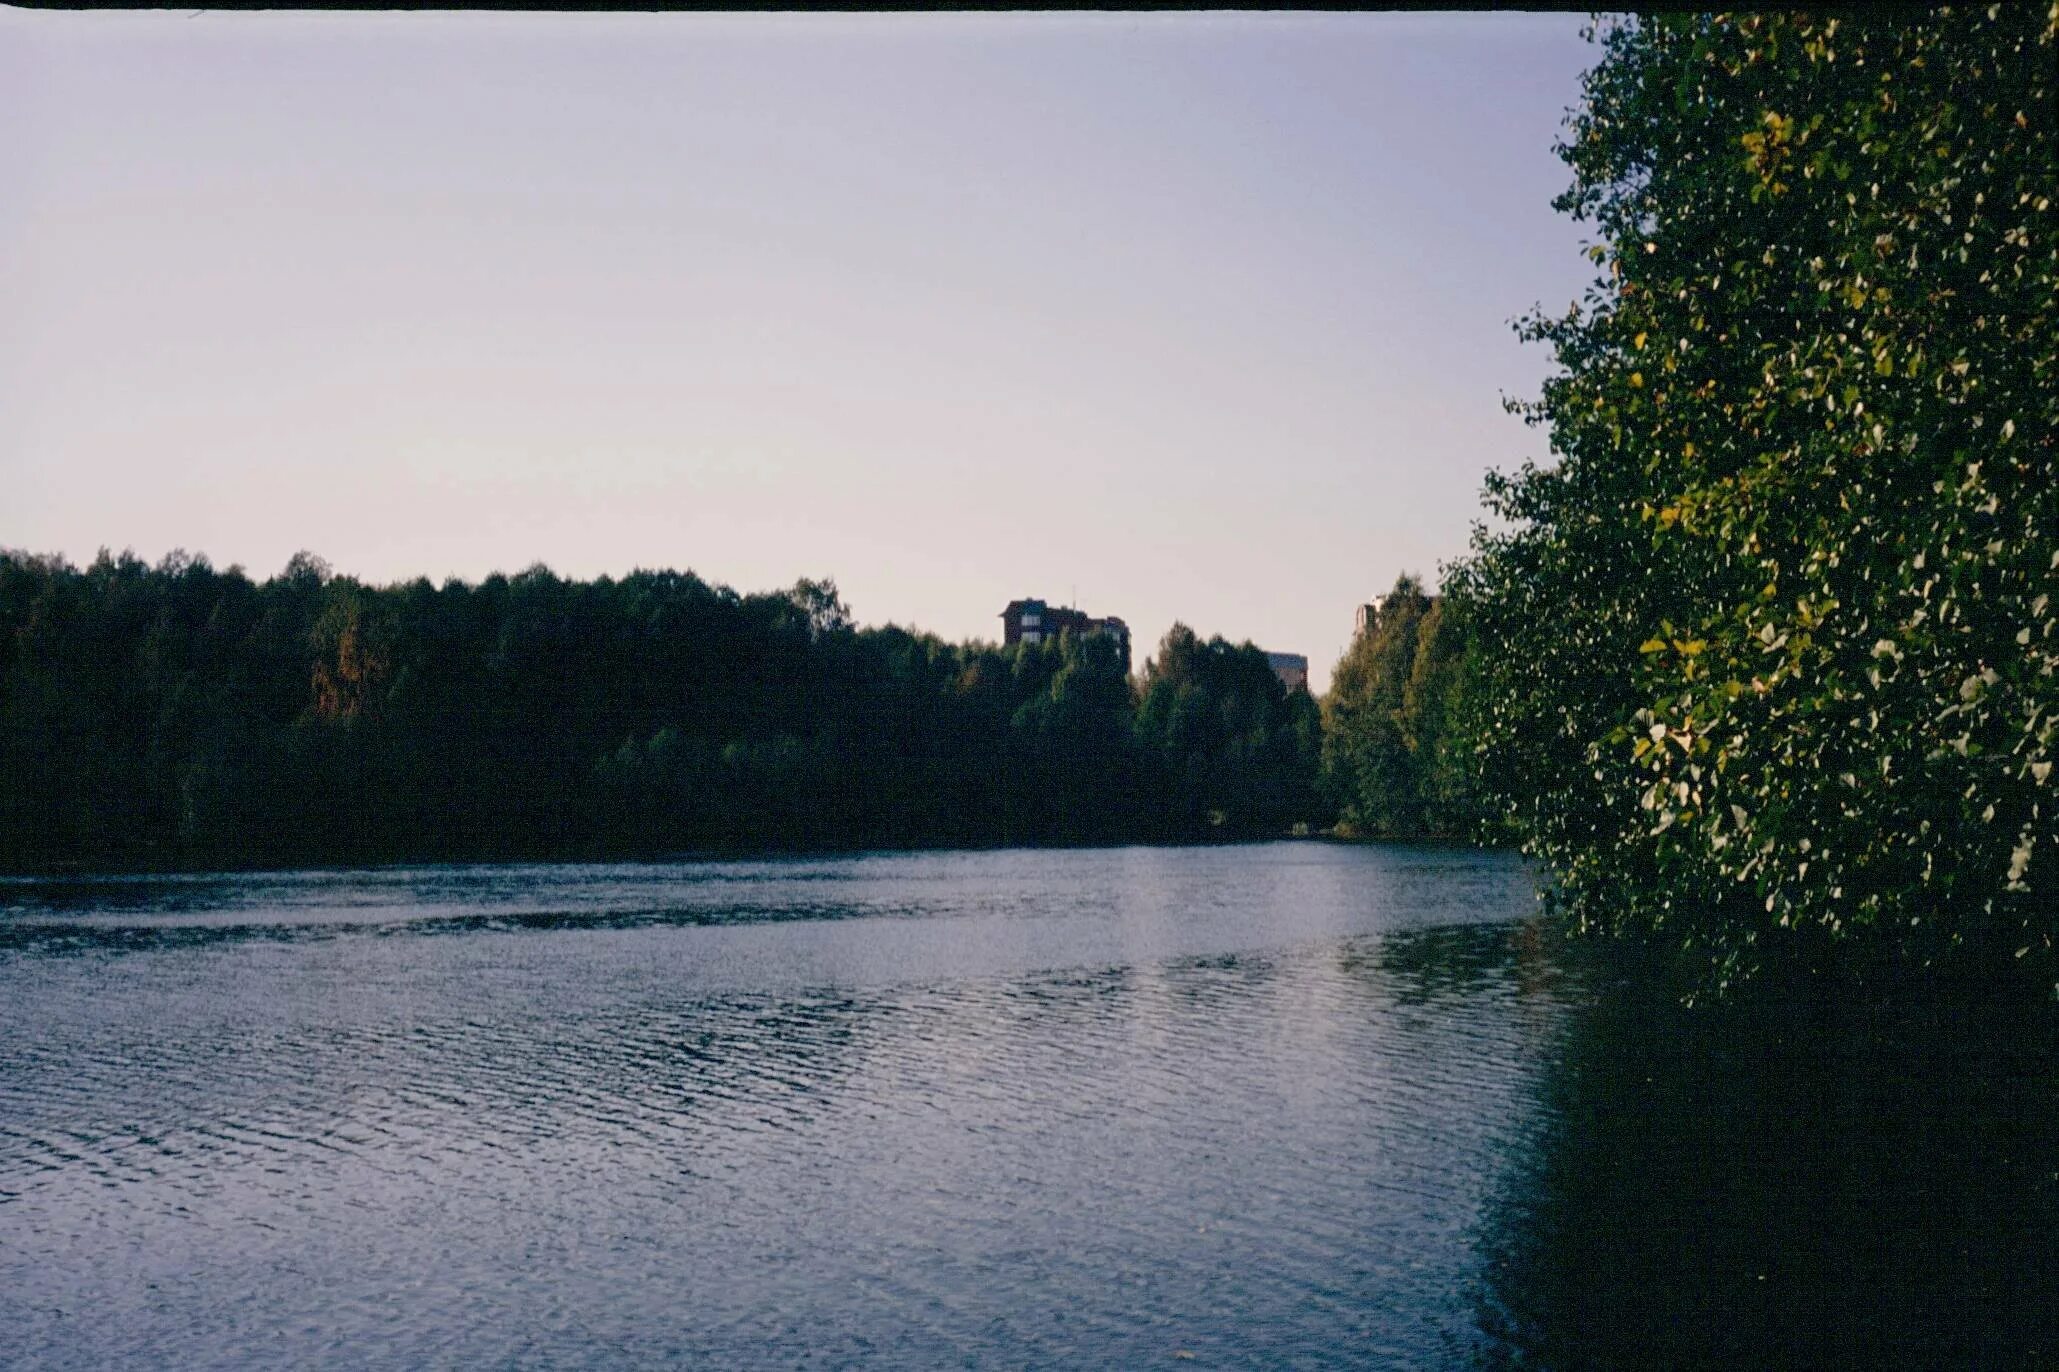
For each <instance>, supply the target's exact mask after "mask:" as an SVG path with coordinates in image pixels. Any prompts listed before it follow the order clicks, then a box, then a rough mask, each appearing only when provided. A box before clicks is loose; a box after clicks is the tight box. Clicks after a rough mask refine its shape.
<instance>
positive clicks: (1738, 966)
mask: <svg viewBox="0 0 2059 1372" xmlns="http://www.w3.org/2000/svg"><path fill="white" fill-rule="evenodd" d="M2055 28H2059V6H2050V5H2044V4H2017V5H1995V6H1980V7H1965V8H1959V7H1955V8H1952V9H1949V10H1936V11H1926V12H1924V13H1923V14H1921V15H1908V14H1903V13H1900V12H1895V13H1892V14H1891V15H1889V14H1883V15H1880V16H1871V15H1867V14H1864V13H1861V12H1856V11H1855V12H1851V13H1849V14H1847V15H1846V16H1845V17H1843V18H1837V19H1828V18H1821V19H1819V18H1808V17H1795V16H1770V15H1766V16H1760V15H1747V16H1722V17H1707V16H1667V17H1662V18H1656V19H1649V20H1639V21H1625V22H1621V23H1611V24H1609V25H1608V26H1606V28H1605V31H1604V32H1603V34H1602V35H1601V38H1600V41H1601V59H1600V61H1599V63H1598V65H1597V66H1596V67H1595V68H1594V70H1593V71H1592V72H1591V73H1590V74H1589V76H1588V77H1587V80H1586V89H1585V103H1584V106H1583V107H1582V108H1581V109H1579V110H1578V111H1577V112H1576V115H1575V117H1574V119H1573V120H1572V121H1571V123H1570V124H1569V126H1568V132H1567V134H1566V136H1565V141H1564V144H1563V147H1562V149H1561V151H1562V155H1563V156H1564V158H1565V160H1566V161H1567V162H1568V163H1569V164H1570V166H1571V167H1572V169H1573V173H1574V181H1573V185H1572V187H1571V189H1570V190H1568V191H1567V192H1566V194H1565V195H1564V197H1563V198H1562V199H1561V201H1560V202H1559V204H1560V208H1561V209H1562V210H1564V211H1567V212H1570V213H1572V214H1574V215H1576V216H1578V217H1579V218H1581V219H1582V220H1584V221H1586V222H1588V223H1590V224H1592V225H1593V226H1594V229H1595V234H1596V237H1595V242H1594V244H1593V249H1592V256H1593V258H1594V261H1595V262H1596V263H1597V265H1598V267H1599V269H1600V271H1599V275H1598V277H1597V279H1596V281H1595V283H1594V286H1593V288H1592V289H1591V290H1590V291H1589V293H1588V295H1587V297H1586V299H1585V300H1584V301H1583V302H1581V303H1580V304H1579V305H1578V306H1577V307H1576V308H1574V309H1573V310H1572V311H1571V312H1570V313H1568V314H1566V315H1563V316H1540V317H1538V318H1535V319H1533V320H1532V321H1530V323H1529V325H1528V331H1529V333H1530V334H1531V336H1533V337H1534V338H1536V339H1539V340H1541V341H1543V342H1544V343H1546V344H1548V345H1549V346H1550V347H1551V348H1552V349H1553V350H1554V353H1555V356H1556V359H1557V371H1556V375H1555V376H1554V377H1553V378H1552V379H1551V380H1550V381H1549V382H1548V383H1547V384H1546V386H1545V388H1544V391H1543V394H1542V397H1541V399H1539V400H1538V401H1537V402H1536V403H1535V404H1534V405H1533V406H1530V407H1528V413H1529V417H1530V418H1531V419H1532V421H1533V422H1535V423H1537V424H1539V425H1542V426H1544V427H1546V428H1547V429H1548V430H1549V433H1550V436H1551V443H1552V448H1553V450H1554V453H1555V455H1556V458H1557V460H1556V462H1555V463H1554V464H1552V465H1550V466H1533V467H1526V468H1524V469H1523V470H1521V471H1520V472H1517V473H1514V474H1513V475H1509V476H1506V477H1502V478H1498V479H1496V480H1494V481H1493V482H1492V483H1491V485H1490V488H1489V505H1490V509H1491V512H1492V514H1493V515H1494V516H1496V518H1497V520H1498V523H1497V525H1496V526H1495V527H1494V528H1493V529H1491V530H1486V531H1483V532H1481V533H1480V534H1479V535H1478V537H1477V539H1476V541H1475V544H1474V549H1473V552H1472V555H1471V556H1470V557H1469V558H1468V559H1466V560H1465V561H1463V562H1461V563H1460V564H1459V565H1458V566H1456V567H1453V568H1450V569H1447V573H1446V576H1445V579H1444V590H1445V591H1446V593H1447V597H1448V598H1449V599H1450V600H1452V601H1456V602H1459V603H1462V604H1463V606H1464V617H1465V619H1466V622H1467V624H1468V625H1469V628H1470V634H1471V641H1472V643H1473V644H1474V645H1475V648H1476V652H1475V655H1474V657H1473V658H1472V659H1471V665H1472V672H1471V677H1470V680H1469V684H1468V690H1469V691H1470V692H1471V695H1472V699H1473V700H1474V702H1475V708H1474V710H1473V712H1472V715H1471V717H1470V718H1471V723H1470V726H1469V730H1470V733H1469V737H1470V742H1471V745H1472V748H1473V750H1474V757H1475V761H1476V762H1477V764H1478V767H1477V771H1476V774H1475V775H1476V777H1477V781H1478V785H1479V787H1480V788H1481V798H1482V801H1483V803H1484V804H1485V806H1486V808H1487V809H1488V810H1489V811H1491V812H1494V813H1498V814H1503V815H1506V816H1508V817H1509V818H1510V819H1511V820H1512V822H1513V823H1514V824H1515V826H1516V828H1517V831H1518V832H1519V834H1520V835H1521V838H1522V841H1523V844H1524V846H1525V847H1526V848H1527V850H1528V851H1530V852H1531V853H1533V854H1535V855H1537V856H1538V857H1540V858H1541V859H1543V860H1544V862H1545V863H1546V864H1547V865H1548V866H1549V868H1550V869H1551V871H1552V872H1553V873H1554V874H1555V875H1556V878H1557V883H1558V888H1559V891H1560V893H1561V894H1562V895H1563V897H1564V898H1565V900H1566V902H1567V904H1568V906H1569V908H1570V909H1571V911H1572V913H1573V915H1574V917H1575V919H1576V920H1577V921H1578V922H1579V923H1580V924H1582V925H1583V926H1585V927H1589V928H1599V929H1613V930H1635V931H1644V932H1651V933H1656V934H1658V935H1659V936H1661V937H1663V938H1666V939H1669V940H1672V941H1675V942H1676V943H1685V944H1687V945H1689V946H1691V947H1696V948H1701V949H1706V950H1707V951H1708V952H1709V953H1710V955H1711V956H1712V957H1713V958H1714V960H1715V980H1716V982H1717V983H1719V984H1723V983H1728V982H1730V981H1733V980H1735V979H1737V978H1738V977H1741V976H1747V975H1749V974H1750V973H1751V972H1752V971H1753V970H1754V969H1755V968H1756V967H1758V966H1759V964H1760V963H1761V962H1763V961H1765V960H1767V959H1769V958H1773V957H1783V956H1785V955H1786V954H1789V953H1799V954H1801V955H1802V956H1804V957H1805V958H1809V959H1813V958H1817V957H1819V956H1822V955H1826V954H1831V955H1835V953H1836V950H1838V949H1840V948H1844V947H1848V946H1860V947H1864V948H1865V949H1866V950H1868V951H1869V952H1877V951H1879V950H1883V949H1886V950H1893V951H1895V952H1897V953H1898V954H1902V955H1906V956H1909V957H1912V958H1914V959H1916V960H1917V961H1918V962H1935V961H1938V960H1940V959H1944V960H1948V961H1958V962H1962V963H1964V962H1966V961H1968V960H1973V961H1978V962H1982V963H1984V964H1985V963H1990V962H1997V961H1998V962H2001V963H2003V964H2010V963H2014V964H2015V965H2018V966H2025V967H2030V968H2039V967H2042V969H2043V972H2042V975H2043V976H2045V977H2046V979H2048V980H2049V979H2052V978H2053V976H2054V975H2055V974H2054V962H2053V959H2052V949H2053V939H2054V935H2055V933H2059V927H2055V926H2059V920H2055V918H2054V911H2055V907H2059V902H2055V895H2059V890H2055V881H2054V863H2055V857H2059V855H2055V853H2054V841H2055V829H2059V826H2055V823H2054V814H2053V797H2054V794H2055V782H2054V780H2053V777H2052V771H2053V760H2054V759H2053V753H2054V742H2055V734H2059V679H2055V668H2059V463H2055V446H2054V445H2055V442H2059V313H2055V311H2059V234H2055V232H2054V227H2055V226H2054V216H2055V213H2059V207H2055V205H2054V203H2053V202H2054V200H2055V198H2059V179H2055V173H2054V168H2059V43H2055V36H2054V35H2055Z"/></svg>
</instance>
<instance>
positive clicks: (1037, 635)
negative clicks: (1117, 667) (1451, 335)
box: [1001, 600, 1130, 666]
mask: <svg viewBox="0 0 2059 1372" xmlns="http://www.w3.org/2000/svg"><path fill="white" fill-rule="evenodd" d="M1067 629H1070V630H1072V631H1073V632H1074V633H1076V634H1096V633H1099V634H1113V635H1115V637H1116V639H1117V641H1118V642H1120V643H1121V644H1122V660H1123V664H1124V666H1128V665H1129V660H1130V626H1129V625H1127V624H1125V623H1123V622H1122V621H1121V620H1119V619H1117V618H1116V617H1115V616H1114V615H1109V616H1108V617H1106V618H1105V619H1096V618H1095V617H1094V616H1092V615H1089V614H1087V613H1085V612H1084V611H1081V610H1075V609H1072V608H1071V607H1069V606H1063V605H1048V604H1046V603H1045V602H1043V601H1041V600H1011V601H1009V602H1008V608H1007V609H1005V610H1003V611H1001V641H1002V642H1003V643H1006V644H1016V643H1037V642H1041V641H1042V640H1044V639H1047V638H1056V637H1058V635H1060V634H1061V633H1064V632H1065V631H1066V630H1067Z"/></svg>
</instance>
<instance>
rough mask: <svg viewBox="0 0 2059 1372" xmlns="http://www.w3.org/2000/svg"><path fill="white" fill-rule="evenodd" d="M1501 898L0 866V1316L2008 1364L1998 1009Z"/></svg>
mask: <svg viewBox="0 0 2059 1372" xmlns="http://www.w3.org/2000/svg"><path fill="white" fill-rule="evenodd" d="M1531 904H1532V898H1531V887H1530V881H1529V878H1528V876H1527V875H1526V873H1525V872H1524V870H1523V869H1522V868H1521V867H1520V866H1519V865H1518V864H1517V863H1515V862H1514V861H1512V860H1511V859H1509V858H1507V857H1506V856H1503V855H1480V854H1467V853H1458V852H1448V851H1435V850H1408V849H1387V850H1381V849H1368V848H1346V847H1330V846H1324V845H1315V844H1289V845H1261V846H1252V847H1237V848H1224V849H1184V850H1152V849H1125V850H1107V851H1085V852H1063V853H1019V852H1018V853H978V854H927V855H908V854H904V855H879V856H873V857H865V858H856V859H836V860H820V861H805V862H769V863H733V864H710V865H706V866H691V865H680V866H621V867H539V868H523V867H481V868H435V869H421V870H399V869H394V870H386V871H377V872H350V873H302V874H289V875H286V876H236V877H216V878H198V879H181V880H174V881H165V880H155V879H153V880H135V881H107V882H94V883H71V884H66V885H58V884H45V883H20V882H17V883H9V884H5V885H0V1043H4V1044H5V1045H7V1046H6V1048H5V1050H4V1052H0V1236H4V1238H0V1331H4V1333H0V1363H6V1364H8V1365H22V1366H101V1365H108V1364H123V1365H164V1366H173V1365H176V1366H246V1365H253V1364H260V1365H275V1364H294V1365H307V1364H322V1363H330V1362H343V1363H348V1364H351V1365H379V1366H410V1367H412V1366H422V1365H459V1364H462V1365H466V1366H513V1367H526V1366H536V1367H544V1366H550V1367H557V1366H626V1365H639V1366H640V1365H650V1364H652V1363H662V1362H672V1363H683V1364H687V1365H710V1366H761V1365H774V1366H787V1365H806V1366H817V1365H820V1366H843V1365H857V1364H865V1365H886V1366H938V1365H953V1366H956V1365H985V1364H990V1363H991V1364H1000V1365H1017V1364H1034V1365H1043V1366H1054V1365H1055V1366H1150V1365H1160V1364H1178V1365H1197V1366H1225V1367H1230V1366H1234V1367H1248V1366H1277V1367H1285V1366H1325V1367H1328V1366H1363V1367H1386V1366H1394V1367H1415V1366H1426V1365H1450V1364H1458V1365H1468V1364H1471V1365H1500V1364H1520V1365H1542V1366H1556V1365H1564V1366H1585V1365H1592V1364H1595V1363H1609V1362H1618V1363H1627V1364H1645V1365H1649V1364H1651V1363H1654V1362H1661V1363H1673V1362H1683V1361H1709V1362H1718V1361H1727V1362H1731V1363H1735V1362H1738V1361H1746V1362H1766V1361H1789V1362H1793V1361H1810V1360H1815V1361H1820V1360H1821V1359H1812V1358H1809V1357H1806V1356H1802V1355H1807V1354H1814V1353H1823V1352H1828V1353H1853V1352H1856V1353H1859V1354H1862V1355H1865V1354H1873V1353H1879V1352H1881V1351H1883V1350H1892V1349H1895V1348H1904V1349H1907V1348H1915V1349H1918V1350H1919V1355H1918V1356H1917V1358H1916V1359H1915V1360H1917V1361H1929V1362H1935V1361H1954V1360H1963V1359H1962V1356H1961V1355H1962V1354H1963V1355H1968V1356H1979V1357H1983V1358H1984V1359H1985V1360H1986V1361H1987V1362H1989V1363H1992V1362H1996V1361H2000V1362H2009V1361H2028V1362H2035V1361H2038V1360H2039V1358H2040V1356H2042V1358H2043V1359H2044V1360H2046V1361H2049V1360H2050V1358H2051V1356H2052V1354H2051V1347H2052V1346H2051V1345H2050V1344H2045V1343H2040V1342H2039V1339H2041V1338H2042V1337H2043V1332H2042V1330H2041V1328H2040V1321H2042V1320H2043V1319H2045V1318H2046V1311H2048V1310H2050V1309H2051V1308H2052V1307H2051V1303H2050V1297H2051V1296H2052V1295H2054V1294H2055V1293H2054V1292H2053V1291H2052V1289H2051V1288H2052V1285H2053V1281H2052V1278H2051V1276H2050V1273H2051V1272H2052V1270H2053V1268H2054V1263H2053V1262H2052V1259H2053V1257H2054V1256H2055V1254H2054V1251H2053V1250H2054V1244H2053V1240H2052V1239H2051V1237H2050V1236H2051V1235H2052V1234H2054V1233H2055V1232H2059V1230H2055V1228H2054V1226H2053V1225H2052V1223H2051V1221H2052V1219H2053V1218H2054V1216H2053V1213H2052V1212H2053V1209H2054V1201H2053V1176H2052V1173H2051V1171H2050V1170H2049V1169H2050V1168H2051V1167H2053V1166H2054V1165H2055V1164H2054V1161H2053V1160H2054V1158H2055V1157H2059V1152H2055V1150H2054V1148H2053V1146H2052V1145H2053V1143H2054V1142H2055V1141H2059V1130H2055V1128H2054V1127H2053V1120H2054V1118H2055V1108H2054V1102H2053V1083H2052V1081H2051V1079H2050V1076H2049V1064H2050V1063H2051V1062H2052V1061H2053V1059H2052V1057H2051V1052H2050V1050H2051V1048H2052V1046H2053V1037H2054V1036H2053V1034H2052V1031H2051V1026H2050V1025H2049V1024H2047V1023H2046V1022H2045V1017H2043V1016H2039V1015H2032V1016H2027V1017H2025V1018H2023V1019H2022V1020H2020V1021H2018V1022H2017V1023H2016V1024H2015V1025H2014V1026H2013V1027H2012V1028H2011V1029H2010V1032H2009V1034H2008V1036H2007V1037H2006V1040H2005V1047H2006V1048H2007V1050H2008V1051H2005V1052H2001V1053H1997V1052H1995V1051H1993V1050H1994V1049H1995V1047H1996V1042H1995V1041H1994V1039H1993V1037H1992V1030H1993V1026H1992V1025H1986V1026H1983V1025H1982V1024H1976V1023H1974V1022H1973V1021H1971V1020H1965V1019H1954V1020H1946V1021H1942V1022H1932V1023H1917V1022H1888V1021H1886V1020H1885V1019H1883V1018H1880V1017H1876V1018H1874V1019H1870V1020H1866V1021H1863V1022H1861V1021H1860V1020H1857V1019H1851V1020H1828V1019H1826V1018H1825V1017H1822V1016H1817V1017H1815V1018H1814V1019H1813V1020H1809V1019H1798V1018H1796V1017H1794V1016H1792V1015H1788V1016H1782V1015H1779V1014H1775V1013H1770V1012H1765V1011H1755V1012H1747V1011H1726V1012H1722V1013H1719V1014H1709V1013H1707V1012H1702V1013H1700V1015H1699V1017H1695V1016H1689V1015H1686V1014H1684V1013H1682V1012H1680V1011H1679V1010H1678V1009H1677V1007H1675V1006H1674V1005H1673V1004H1672V1003H1671V1002H1670V1001H1669V1000H1667V999H1666V993H1665V991H1664V983H1663V981H1662V980H1661V979H1660V978H1658V977H1657V976H1655V975H1650V974H1649V973H1648V969H1640V968H1637V967H1635V966H1633V965H1632V964H1631V963H1630V962H1629V961H1628V960H1627V959H1626V958H1624V957H1623V956H1622V955H1621V953H1620V950H1610V949H1568V948H1567V947H1566V946H1565V945H1563V944H1562V943H1561V942H1560V941H1559V940H1558V939H1557V938H1556V937H1555V936H1553V935H1552V934H1550V933H1549V932H1548V931H1547V929H1546V928H1545V927H1544V926H1542V925H1541V924H1539V923H1537V922H1536V921H1535V920H1534V919H1533V918H1532V917H1531V914H1530V910H1531ZM1762 1277H1763V1278H1764V1280H1763V1281H1762V1280H1761V1278H1762ZM1182 1355H1186V1356H1182ZM1775 1355H1778V1356H1775ZM1789 1355H1793V1356H1789ZM1840 1360H1841V1361H1849V1359H1840ZM1871 1360H1873V1361H1878V1360H1879V1359H1878V1358H1873V1359H1871ZM1908 1360H1909V1359H1900V1361H1908Z"/></svg>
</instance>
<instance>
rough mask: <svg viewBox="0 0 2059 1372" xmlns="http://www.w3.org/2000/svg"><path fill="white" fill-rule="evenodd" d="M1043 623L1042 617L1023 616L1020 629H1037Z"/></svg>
mask: <svg viewBox="0 0 2059 1372" xmlns="http://www.w3.org/2000/svg"><path fill="white" fill-rule="evenodd" d="M1043 622H1044V617H1043V616H1042V615H1024V616H1023V617H1022V627H1023V628H1025V629H1035V628H1039V627H1041V626H1042V624H1043Z"/></svg>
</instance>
